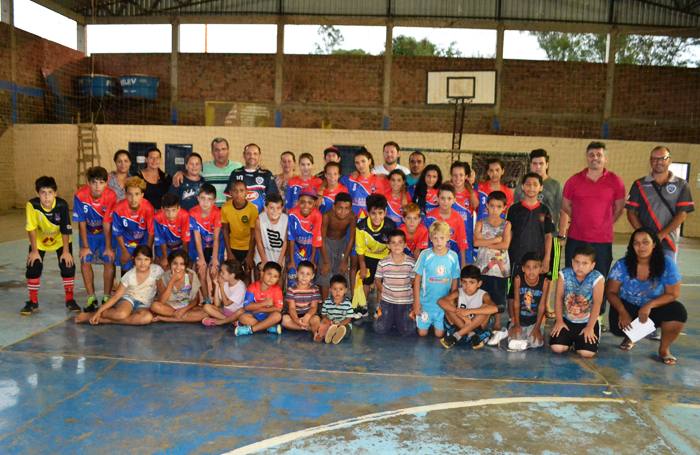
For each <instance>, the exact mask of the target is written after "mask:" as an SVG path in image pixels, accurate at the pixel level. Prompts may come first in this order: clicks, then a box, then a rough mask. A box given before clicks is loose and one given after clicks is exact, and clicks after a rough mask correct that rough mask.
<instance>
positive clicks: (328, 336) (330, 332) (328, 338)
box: [326, 325, 338, 343]
mask: <svg viewBox="0 0 700 455" xmlns="http://www.w3.org/2000/svg"><path fill="white" fill-rule="evenodd" d="M337 331H338V326H337V325H332V326H330V327H329V328H328V332H326V343H330V342H331V341H333V337H334V336H335V333H336V332H337Z"/></svg>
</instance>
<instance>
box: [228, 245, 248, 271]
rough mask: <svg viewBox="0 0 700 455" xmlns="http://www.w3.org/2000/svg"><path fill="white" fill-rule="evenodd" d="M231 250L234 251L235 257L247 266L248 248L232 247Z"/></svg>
mask: <svg viewBox="0 0 700 455" xmlns="http://www.w3.org/2000/svg"><path fill="white" fill-rule="evenodd" d="M231 251H232V252H233V257H234V258H235V259H236V260H237V261H238V262H240V263H241V265H243V266H244V267H245V258H246V257H247V256H248V250H234V249H231ZM229 259H230V258H229Z"/></svg>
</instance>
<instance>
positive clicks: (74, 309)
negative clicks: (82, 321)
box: [66, 299, 81, 313]
mask: <svg viewBox="0 0 700 455" xmlns="http://www.w3.org/2000/svg"><path fill="white" fill-rule="evenodd" d="M66 309H67V310H68V311H70V312H71V313H80V311H81V310H80V307H79V306H78V304H77V303H75V300H73V299H70V300H68V301H67V302H66Z"/></svg>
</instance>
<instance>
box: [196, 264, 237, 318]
mask: <svg viewBox="0 0 700 455" xmlns="http://www.w3.org/2000/svg"><path fill="white" fill-rule="evenodd" d="M243 276H244V272H243V266H242V265H241V263H240V262H238V261H237V260H235V259H229V260H228V261H226V262H223V263H222V264H221V272H220V273H219V276H218V277H217V279H216V280H214V303H213V304H211V303H205V304H204V307H203V310H204V312H205V313H207V314H208V315H209V316H210V317H208V318H204V319H202V324H204V325H208V326H212V325H222V324H228V323H230V322H236V321H237V320H238V318H240V317H241V315H242V314H243V313H245V310H244V309H243V302H245V296H246V287H245V284H244V283H243Z"/></svg>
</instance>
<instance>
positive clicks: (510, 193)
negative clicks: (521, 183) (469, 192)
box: [476, 182, 515, 208]
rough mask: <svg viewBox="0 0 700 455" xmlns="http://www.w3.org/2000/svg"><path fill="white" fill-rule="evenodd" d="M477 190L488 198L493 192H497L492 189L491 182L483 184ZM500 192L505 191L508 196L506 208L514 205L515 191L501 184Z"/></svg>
mask: <svg viewBox="0 0 700 455" xmlns="http://www.w3.org/2000/svg"><path fill="white" fill-rule="evenodd" d="M476 189H477V191H481V192H482V193H484V194H485V195H487V196H488V195H489V194H491V192H492V191H496V190H492V189H491V182H481V183H479V185H478V186H477V187H476ZM498 191H503V192H504V193H505V194H506V208H508V207H510V206H511V205H513V200H514V199H515V198H514V197H513V190H511V189H510V188H508V187H507V186H505V185H504V184H502V183H501V188H500V189H499V190H498Z"/></svg>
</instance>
